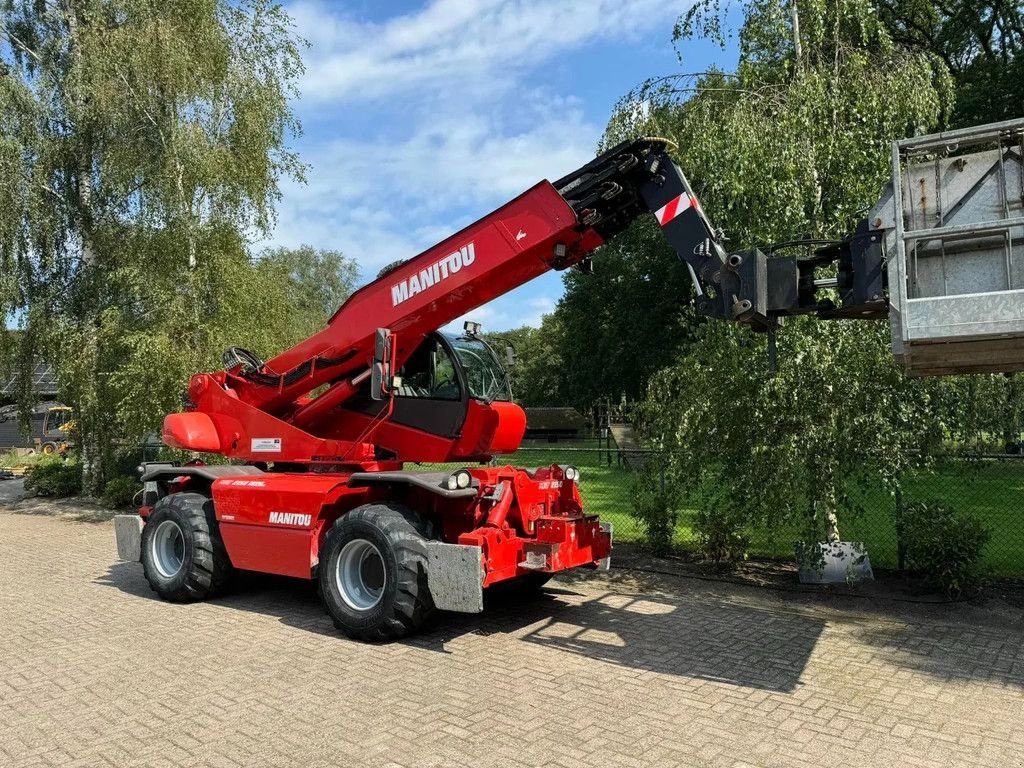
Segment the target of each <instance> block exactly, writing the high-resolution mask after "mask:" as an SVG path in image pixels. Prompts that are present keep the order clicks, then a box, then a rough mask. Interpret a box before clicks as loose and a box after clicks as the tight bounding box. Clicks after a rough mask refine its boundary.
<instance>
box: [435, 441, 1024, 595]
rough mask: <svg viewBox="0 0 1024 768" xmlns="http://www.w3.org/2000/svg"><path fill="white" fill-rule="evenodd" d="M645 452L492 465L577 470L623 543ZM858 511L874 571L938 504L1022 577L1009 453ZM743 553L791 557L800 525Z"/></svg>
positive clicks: (588, 450)
mask: <svg viewBox="0 0 1024 768" xmlns="http://www.w3.org/2000/svg"><path fill="white" fill-rule="evenodd" d="M652 460H654V461H655V462H656V460H657V454H655V453H653V452H648V451H629V450H619V449H617V448H616V447H615V446H614V444H611V446H610V447H609V445H608V444H606V443H602V442H601V441H599V440H596V439H595V440H588V441H573V442H558V443H541V444H527V445H524V446H523V447H521V448H520V449H519V451H517V452H516V453H515V454H513V455H511V456H502V457H498V458H497V459H496V463H501V464H510V465H513V466H522V467H527V468H533V467H539V466H547V465H550V464H562V465H567V464H571V465H573V466H575V467H577V468H579V470H580V474H581V481H580V489H581V493H582V495H583V501H584V504H585V506H586V509H587V511H588V512H591V513H594V514H598V515H600V517H601V518H602V520H605V521H608V522H611V523H613V524H614V526H615V538H616V540H617V541H620V542H623V541H626V542H640V541H642V540H643V539H644V536H645V530H644V526H643V524H642V523H641V522H640V520H639V519H638V518H637V517H636V516H635V498H636V477H637V471H638V470H639V469H640V467H641V466H642V465H643V464H644V462H646V461H652ZM462 466H465V465H464V464H439V465H423V469H425V470H426V469H439V468H444V469H456V468H459V467H462ZM859 496H860V498H859V501H860V507H861V509H860V511H859V512H857V513H849V514H846V515H843V516H842V517H841V519H840V524H841V533H842V537H843V538H844V539H846V540H850V541H859V542H863V543H864V545H865V547H866V548H867V550H868V552H869V553H870V556H871V561H872V564H873V565H875V567H881V568H891V569H899V568H901V567H902V565H903V564H902V562H901V543H900V539H899V536H898V535H897V519H898V515H899V510H900V509H901V508H905V507H906V505H909V504H912V503H914V502H938V503H942V504H945V505H947V506H949V507H954V508H956V509H958V510H961V511H963V512H966V513H969V514H971V515H973V516H974V517H976V518H978V519H979V520H980V521H981V522H982V523H983V525H985V527H986V528H987V529H988V530H989V531H990V533H991V538H990V540H989V542H988V544H987V546H986V549H985V553H984V565H985V566H987V567H988V568H989V569H990V571H991V573H992V574H993V575H995V576H998V577H1004V578H1016V579H1024V456H1020V455H1012V454H989V455H978V454H973V453H971V454H952V455H947V456H943V457H941V458H940V459H937V460H936V461H934V462H933V463H932V464H931V465H930V466H929V467H927V468H925V469H921V470H917V471H914V472H912V473H910V474H909V475H907V476H905V477H904V478H903V480H902V492H901V494H899V495H896V494H894V493H892V492H890V491H889V490H888V489H886V488H884V487H882V486H881V485H879V486H878V487H869V488H867V489H866V490H863V491H861V492H860V493H859ZM697 511H698V510H697V503H696V502H693V503H688V502H685V501H684V502H683V503H682V504H681V505H680V507H679V508H678V509H677V510H676V519H675V536H674V542H673V543H674V544H675V546H676V547H678V548H679V549H681V550H690V551H694V552H696V551H697V550H698V548H699V542H698V535H697V529H696V525H695V519H696V516H697ZM744 533H745V535H746V536H747V538H748V540H749V549H748V553H749V555H750V556H751V557H755V558H770V559H791V558H792V557H793V553H794V545H795V543H796V542H797V541H798V540H799V539H800V538H801V533H802V529H801V525H800V523H799V521H794V522H792V523H791V524H788V525H786V524H783V525H775V526H772V527H770V528H769V527H751V528H748V529H747V530H746V531H744Z"/></svg>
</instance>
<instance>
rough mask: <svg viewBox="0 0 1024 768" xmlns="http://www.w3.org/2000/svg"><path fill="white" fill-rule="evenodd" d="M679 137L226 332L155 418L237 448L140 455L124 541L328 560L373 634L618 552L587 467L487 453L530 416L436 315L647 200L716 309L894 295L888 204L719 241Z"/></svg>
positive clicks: (481, 350) (401, 631)
mask: <svg viewBox="0 0 1024 768" xmlns="http://www.w3.org/2000/svg"><path fill="white" fill-rule="evenodd" d="M999 135H1002V134H999ZM1017 135H1018V134H1016V133H1015V134H1013V136H1014V137H1016V136H1017ZM667 149H668V142H666V141H665V140H661V139H639V140H635V141H630V142H625V143H623V144H620V145H619V146H617V147H615V148H613V149H611V150H609V151H607V152H605V153H603V154H602V155H600V156H599V157H597V158H596V159H595V160H593V161H591V162H590V163H588V164H587V165H585V166H583V167H582V168H580V169H579V170H577V171H575V172H574V173H572V174H570V175H568V176H566V177H565V178H563V179H560V180H558V181H556V182H555V183H553V184H552V183H549V182H547V181H542V182H540V183H539V184H537V185H536V186H534V187H533V188H531V189H529V190H528V191H526V192H525V193H523V194H522V195H520V196H519V197H517V198H516V199H514V200H512V201H511V202H509V203H507V204H506V205H504V206H502V207H500V208H498V209H497V210H496V211H494V212H493V213H490V214H489V215H487V216H485V217H484V218H482V219H480V220H479V221H477V222H475V223H474V224H472V225H470V226H469V227H467V228H466V229H464V230H462V231H461V232H458V233H457V234H455V235H452V236H451V237H449V238H448V239H446V240H444V241H443V242H441V243H439V244H437V245H435V246H434V247H432V248H430V249H429V250H427V251H424V252H423V253H421V254H419V255H418V256H416V257H414V258H412V259H409V260H408V261H406V262H403V263H401V264H399V265H397V266H396V267H394V268H393V269H390V270H388V271H386V272H385V273H383V274H381V275H380V276H379V277H378V278H377V279H376V280H374V281H373V282H371V283H369V284H367V285H365V286H363V287H362V288H360V289H359V290H358V291H356V292H355V293H354V294H353V295H352V296H351V297H350V298H349V299H348V301H346V302H345V304H344V305H343V306H342V307H341V308H340V309H338V311H337V312H336V313H335V314H334V316H333V317H332V318H331V319H330V321H329V323H328V324H327V327H326V328H324V329H323V330H322V331H320V332H319V333H317V334H316V335H314V336H312V337H311V338H309V339H306V340H305V341H303V342H301V343H299V344H297V345H296V346H294V347H293V348H291V349H288V350H286V351H284V352H282V353H280V354H279V355H277V356H276V357H273V358H271V359H269V360H261V359H260V358H259V357H257V356H256V355H254V354H252V353H251V352H248V351H246V350H244V349H240V348H237V347H235V348H231V349H229V350H227V351H226V352H225V353H224V358H223V362H224V370H222V371H219V372H216V373H201V374H197V375H195V376H193V377H192V379H191V381H190V383H189V386H188V391H187V395H186V396H185V407H184V410H183V412H181V413H175V414H171V415H169V416H167V417H166V419H165V421H164V427H163V439H164V442H165V443H166V444H167V445H169V446H171V447H174V448H179V449H182V450H185V451H193V452H198V453H210V454H219V455H221V456H224V457H227V458H228V459H231V460H233V461H234V462H235V463H234V464H231V465H208V464H204V463H202V462H201V461H193V462H190V463H188V464H186V465H184V466H176V465H172V464H167V463H148V464H145V465H143V467H141V468H140V470H141V473H142V480H143V482H144V483H145V491H144V494H143V505H142V507H141V508H140V509H139V510H138V514H137V515H124V516H119V517H118V518H116V520H115V529H116V533H117V539H118V550H119V554H120V556H121V557H122V558H123V559H126V560H134V561H138V560H140V559H141V561H142V564H143V567H144V572H145V576H146V579H147V580H148V581H149V584H150V586H151V587H152V588H153V589H154V590H155V591H156V592H157V594H159V595H160V596H161V597H162V598H164V599H167V600H171V601H180V602H185V601H194V600H202V599H204V598H207V597H210V596H213V595H215V594H216V593H217V592H218V591H219V590H221V589H222V588H223V587H224V585H225V583H226V580H227V579H228V577H229V575H230V572H231V571H232V570H233V569H244V570H251V571H260V572H263V573H273V574H282V575H286V576H292V577H298V578H301V579H309V580H316V581H317V582H318V586H319V591H320V594H321V595H322V598H323V602H324V604H325V606H326V608H327V611H328V612H329V613H330V615H331V617H332V618H333V620H334V623H335V624H336V626H337V627H338V628H339V629H340V630H341V631H343V632H344V633H346V634H347V635H349V636H350V637H354V638H359V639H365V640H389V639H395V638H399V637H402V636H405V635H407V634H409V633H411V632H415V631H416V630H417V629H418V628H419V627H420V626H421V625H422V624H423V622H424V621H425V620H426V619H427V618H428V616H429V615H430V614H431V613H432V612H433V611H434V610H435V609H443V610H452V611H465V612H475V611H480V610H482V607H483V594H484V590H485V589H486V588H488V587H491V586H493V585H496V584H500V583H502V582H511V586H513V587H518V588H521V589H523V590H535V589H538V588H539V587H540V586H541V585H542V584H543V583H544V582H545V581H547V579H549V578H550V577H551V575H552V574H555V573H558V572H560V571H564V570H566V569H569V568H575V567H580V566H586V567H591V568H598V567H602V566H605V567H607V564H608V562H609V557H610V553H611V539H612V535H611V529H610V526H607V525H602V524H601V522H600V521H599V520H598V519H597V518H596V516H593V515H588V514H586V511H585V509H584V505H583V503H582V500H581V498H580V493H579V486H578V480H579V471H578V470H577V469H576V468H575V467H572V466H560V465H552V466H546V467H540V468H537V469H521V468H516V467H511V466H491V465H490V464H488V462H491V460H492V458H493V457H495V456H497V455H500V454H507V453H512V452H514V451H515V450H516V449H517V448H518V446H519V443H520V441H521V439H522V437H523V432H524V429H525V426H526V418H525V415H524V413H523V410H522V409H521V408H520V407H519V406H518V405H516V404H515V403H513V402H512V394H511V392H510V387H509V381H508V377H507V376H506V374H505V372H504V370H503V369H502V366H501V364H500V363H499V361H498V357H497V356H496V355H495V353H494V351H493V350H492V349H491V348H490V347H489V346H488V344H487V343H486V342H485V341H484V340H483V339H482V338H480V337H479V336H478V335H476V333H475V332H474V329H473V326H472V325H468V324H467V325H468V329H467V332H466V333H465V334H463V335H451V334H446V333H442V332H440V331H439V330H438V329H440V328H443V327H444V326H446V325H448V324H450V323H451V322H452V321H454V320H456V319H457V318H459V317H461V316H463V315H465V314H466V313H468V312H470V311H472V310H473V309H474V308H476V307H479V306H481V305H483V304H485V303H486V302H489V301H491V300H493V299H495V298H497V297H498V296H501V295H502V294H504V293H506V292H508V291H510V290H512V289H513V288H516V287H517V286H520V285H522V284H524V283H526V282H527V281H529V280H532V279H533V278H535V277H537V276H539V275H541V274H543V273H545V272H547V271H549V270H553V269H555V270H561V269H566V268H568V267H572V266H577V267H580V268H583V269H587V268H589V266H590V258H591V254H592V253H593V251H594V250H595V249H596V248H598V247H599V246H600V245H602V244H603V243H604V242H605V241H607V240H608V238H610V237H612V236H613V235H615V234H616V233H618V232H620V231H622V230H623V229H625V228H626V227H627V226H628V225H629V224H630V222H632V221H633V220H634V219H636V218H637V217H638V216H641V215H643V214H653V215H654V216H655V217H656V218H657V220H658V222H659V224H660V225H661V227H662V230H663V232H664V234H665V236H666V238H667V239H668V241H669V242H670V243H671V245H672V246H673V248H674V250H675V251H676V253H677V255H678V256H679V257H680V258H681V259H682V260H683V261H684V262H685V263H686V264H687V266H688V268H689V270H690V274H691V277H692V278H693V281H694V284H695V291H696V302H697V307H698V309H699V310H700V311H701V312H702V313H704V314H706V315H708V316H711V317H717V318H723V319H729V320H734V321H739V322H744V323H747V324H749V325H751V326H752V327H754V328H755V329H757V330H770V329H773V328H774V326H776V325H777V324H778V323H779V322H780V319H781V318H782V317H783V316H785V315H794V314H808V313H809V314H815V315H818V316H821V317H826V318H832V317H856V318H864V317H867V318H884V317H887V316H888V314H889V311H890V302H889V299H888V281H889V280H891V279H892V277H891V276H892V268H893V265H892V264H890V265H889V266H888V270H889V274H888V276H887V269H886V261H887V258H892V256H891V254H887V253H886V250H885V249H886V248H888V247H889V246H887V245H886V238H885V236H884V235H885V234H886V232H889V231H891V229H892V226H891V223H890V224H889V225H885V226H883V224H881V223H879V222H881V221H882V219H881V218H876V219H875V220H874V222H873V223H869V220H865V221H864V222H862V224H861V225H860V226H859V227H858V228H857V229H856V231H855V233H854V234H853V235H852V236H851V237H850V238H848V239H846V240H843V241H837V242H835V243H829V244H826V245H825V247H823V248H821V249H819V250H818V251H817V252H816V253H815V255H814V256H813V257H812V258H792V257H790V258H786V257H781V256H773V257H772V258H769V256H772V254H771V253H769V254H768V255H766V254H765V253H762V252H761V251H760V250H757V249H754V250H751V251H747V252H743V253H733V254H727V253H726V252H725V250H724V249H723V248H722V245H721V242H722V240H723V238H722V236H721V234H720V233H717V232H716V231H715V230H714V228H713V227H712V226H711V224H710V222H709V221H708V219H707V217H706V216H705V214H704V212H703V210H702V209H701V207H700V204H699V203H698V202H697V198H696V197H695V195H694V193H693V190H692V189H691V188H690V186H689V184H688V183H687V181H686V179H685V177H684V176H683V174H682V172H681V171H680V169H679V168H678V166H676V164H675V163H674V162H673V161H672V159H671V158H670V157H669V155H668V152H667ZM894 152H895V150H894ZM1016 163H1017V165H1019V156H1018V157H1017V159H1016ZM897 178H898V177H897ZM899 187H900V185H899V184H898V183H897V189H899ZM883 204H889V203H885V200H883V203H880V205H883ZM897 207H899V206H897ZM1008 215H1009V214H1008ZM890 218H891V217H890ZM897 218H899V217H897ZM880 228H881V229H880ZM897 229H899V227H898V226H897ZM883 230H885V231H883ZM986 231H987V230H986ZM900 233H901V234H902V230H900ZM890 242H891V240H890ZM900 242H901V244H902V242H903V241H902V240H901V241H900ZM1019 242H1020V240H1019V239H1018V243H1019ZM972 258H973V256H972ZM823 269H824V270H828V274H827V276H825V277H819V276H818V271H819V270H823ZM826 289H831V290H832V291H834V293H831V294H829V295H830V296H832V297H833V298H822V297H821V296H822V295H821V294H820V292H821V291H823V290H826ZM1014 311H1016V310H1014ZM314 391H317V392H318V394H316V396H313V394H312V393H313V392H314ZM410 462H423V463H430V462H460V463H461V462H464V463H465V465H466V466H465V468H464V469H459V470H458V471H455V472H411V471H406V470H405V469H404V465H405V464H406V463H410Z"/></svg>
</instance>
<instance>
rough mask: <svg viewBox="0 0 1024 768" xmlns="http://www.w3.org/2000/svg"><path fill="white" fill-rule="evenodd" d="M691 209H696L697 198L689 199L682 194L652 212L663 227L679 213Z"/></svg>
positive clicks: (686, 195)
mask: <svg viewBox="0 0 1024 768" xmlns="http://www.w3.org/2000/svg"><path fill="white" fill-rule="evenodd" d="M691 207H692V208H696V207H697V198H695V197H690V196H689V195H688V194H686V193H685V192H683V194H681V195H679V197H675V198H673V199H671V200H669V201H668V202H667V203H665V204H664V205H663V206H661V208H659V209H658V210H656V211H655V212H654V215H655V217H657V219H658V223H659V224H660V225H661V226H663V227H664V226H665V225H666V224H668V223H669V222H670V221H672V219H674V218H675V217H676V216H678V215H679V214H680V213H682V212H683V211H685V210H686V209H688V208H691Z"/></svg>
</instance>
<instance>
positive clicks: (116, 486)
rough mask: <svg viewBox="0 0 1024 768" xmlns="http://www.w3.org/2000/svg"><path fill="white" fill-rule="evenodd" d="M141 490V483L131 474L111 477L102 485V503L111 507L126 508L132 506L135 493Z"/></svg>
mask: <svg viewBox="0 0 1024 768" xmlns="http://www.w3.org/2000/svg"><path fill="white" fill-rule="evenodd" d="M141 490H142V483H141V482H139V480H138V478H136V477H132V476H131V475H119V476H118V477H112V478H111V479H110V480H108V481H107V484H106V485H105V486H103V505H104V506H107V507H110V508H111V509H126V508H128V507H131V506H132V504H133V502H134V500H135V495H136V494H137V493H138V492H139V491H141Z"/></svg>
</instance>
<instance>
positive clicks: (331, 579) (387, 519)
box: [318, 504, 434, 641]
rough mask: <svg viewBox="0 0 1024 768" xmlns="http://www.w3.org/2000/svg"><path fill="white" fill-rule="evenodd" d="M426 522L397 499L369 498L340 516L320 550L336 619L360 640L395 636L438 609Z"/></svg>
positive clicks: (324, 587) (321, 574) (324, 588)
mask: <svg viewBox="0 0 1024 768" xmlns="http://www.w3.org/2000/svg"><path fill="white" fill-rule="evenodd" d="M423 530H424V525H423V523H422V521H421V520H420V518H419V517H418V516H417V515H416V513H414V512H413V511H411V510H410V509H408V508H406V507H403V506H401V505H398V504H367V505H365V506H362V507H357V508H356V509H353V510H352V511H351V512H349V513H348V514H346V515H345V516H344V517H341V518H339V519H338V520H337V521H336V522H335V523H334V525H333V526H331V529H330V531H328V533H327V538H326V539H325V541H324V546H323V548H322V549H321V552H320V565H319V568H318V579H319V582H320V594H321V596H322V597H323V601H324V606H325V607H326V608H327V612H328V613H329V614H330V615H331V618H332V619H333V620H334V625H335V626H336V627H337V628H338V629H340V630H341V631H342V632H344V633H345V634H346V635H348V636H349V637H351V638H354V639H357V640H370V641H382V640H397V639H398V638H400V637H405V636H406V635H408V634H411V633H413V632H415V631H416V630H418V629H419V628H420V627H422V626H423V624H424V623H425V622H426V620H427V619H428V618H429V617H430V615H431V614H432V613H433V612H434V601H433V599H432V598H431V596H430V590H429V588H428V586H427V549H426V543H425V542H426V538H425V536H424V535H423Z"/></svg>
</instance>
